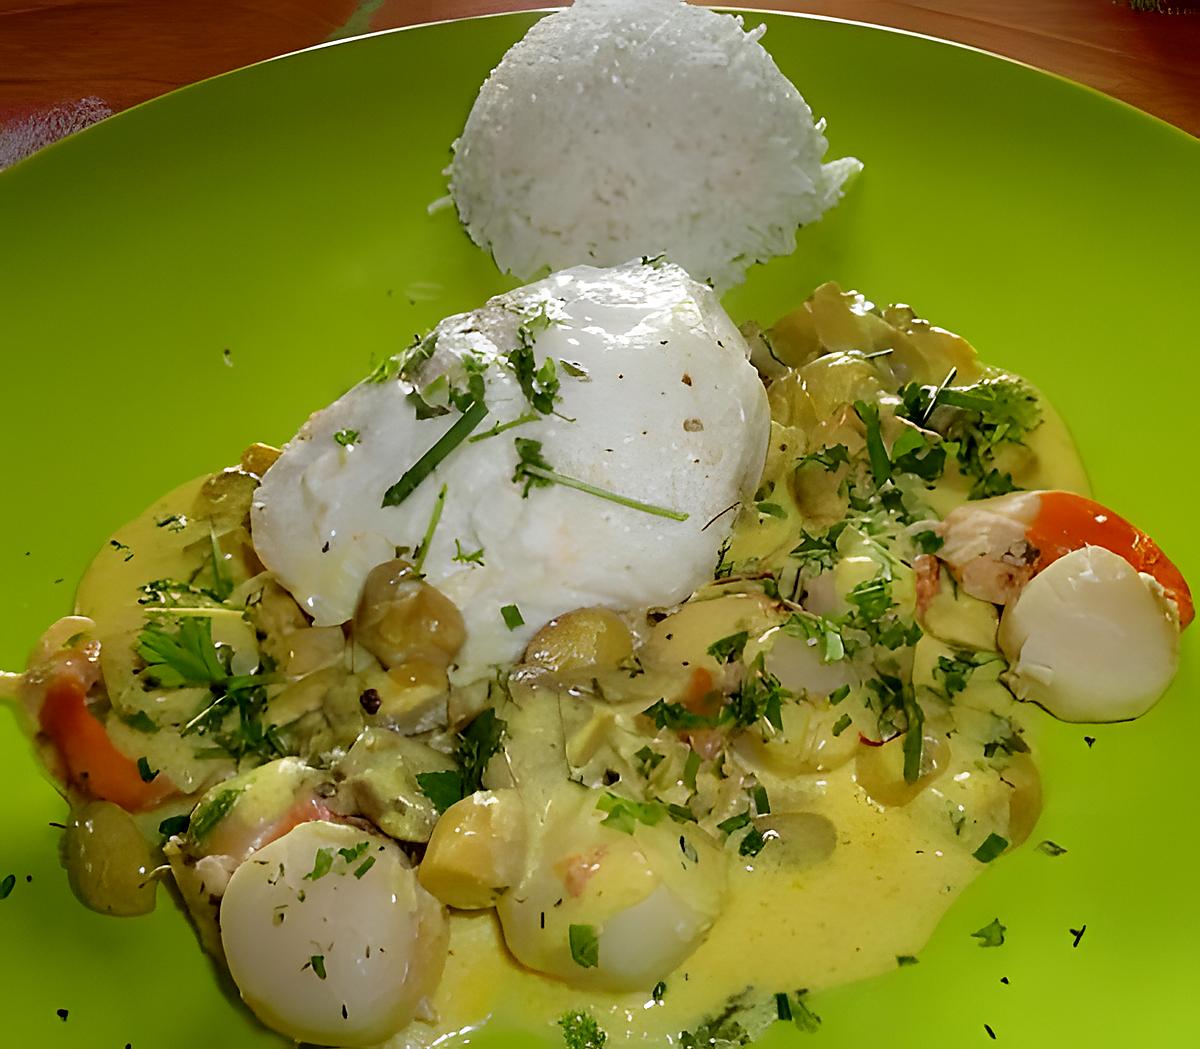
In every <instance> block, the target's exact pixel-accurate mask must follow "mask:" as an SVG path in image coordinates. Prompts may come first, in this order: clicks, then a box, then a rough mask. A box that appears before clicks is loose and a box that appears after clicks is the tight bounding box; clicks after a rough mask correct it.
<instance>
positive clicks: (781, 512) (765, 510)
mask: <svg viewBox="0 0 1200 1049" xmlns="http://www.w3.org/2000/svg"><path fill="white" fill-rule="evenodd" d="M754 508H755V509H756V510H757V511H758V512H759V513H760V514H762V515H763V516H764V517H777V518H779V519H780V520H787V511H786V510H785V509H784V508H783V507H782V506H780V505H779V504H778V503H770V502H761V503H755V504H754Z"/></svg>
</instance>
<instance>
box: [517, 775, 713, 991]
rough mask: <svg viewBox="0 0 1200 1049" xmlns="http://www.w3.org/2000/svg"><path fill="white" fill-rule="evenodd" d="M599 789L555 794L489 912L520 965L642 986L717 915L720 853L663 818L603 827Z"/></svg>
mask: <svg viewBox="0 0 1200 1049" xmlns="http://www.w3.org/2000/svg"><path fill="white" fill-rule="evenodd" d="M602 797H603V794H602V792H599V791H582V790H579V789H577V788H572V789H571V790H570V791H568V792H564V793H563V794H560V795H559V797H558V798H557V799H556V802H555V804H554V805H553V806H552V809H551V812H550V814H549V816H548V818H547V821H546V824H545V826H544V828H543V831H542V835H541V840H540V843H539V845H538V847H537V848H536V849H535V850H534V851H533V854H532V857H531V862H530V866H529V869H528V872H527V873H526V876H525V878H524V879H523V881H522V882H521V883H520V884H519V885H517V886H515V887H514V888H513V889H512V890H511V891H509V892H508V893H506V894H505V895H504V896H503V897H501V899H500V901H499V903H498V904H497V913H498V914H499V916H500V923H501V926H502V927H503V930H504V938H505V941H506V942H507V944H508V947H509V949H510V950H511V951H512V952H513V954H514V955H515V956H516V958H517V960H518V961H520V962H521V963H522V964H523V965H526V966H528V967H529V968H531V969H535V970H537V971H538V972H543V973H547V974H549V975H551V976H556V977H558V978H559V979H561V980H565V981H566V982H568V983H571V984H574V985H576V986H580V987H588V988H597V989H602V990H608V991H632V990H642V991H649V990H650V988H651V987H653V986H654V984H655V983H657V982H658V981H659V980H661V979H663V978H664V977H666V976H667V975H668V974H669V973H670V972H671V971H672V970H674V969H675V968H676V967H677V966H678V965H680V964H681V963H682V962H683V961H684V960H685V959H686V958H687V957H688V956H689V955H690V954H691V953H692V952H693V951H694V950H695V949H696V947H697V946H699V944H700V943H701V941H702V940H703V939H704V937H705V935H706V934H707V933H708V930H709V929H710V928H711V926H712V924H713V922H714V921H715V920H716V918H717V916H718V915H719V914H720V911H721V906H722V901H723V897H724V893H725V887H726V863H725V858H724V856H723V854H722V853H721V851H720V850H719V849H718V848H717V846H716V845H715V843H713V842H712V841H711V839H709V838H708V836H707V835H706V834H705V833H704V832H703V831H701V830H700V829H698V828H697V827H695V826H692V825H688V826H686V827H683V826H681V825H679V824H676V823H673V822H672V821H671V820H669V819H666V818H665V817H664V819H663V821H661V822H658V823H656V824H654V825H653V826H651V825H647V824H646V823H643V822H639V821H637V820H634V821H633V822H632V823H624V824H622V825H623V826H624V827H625V828H626V829H624V830H622V829H618V825H617V824H616V823H615V822H614V823H613V824H610V825H604V824H603V823H602V822H601V820H602V819H603V818H604V816H603V813H601V812H599V811H598V810H597V808H596V806H597V802H598V801H600V799H601V798H602Z"/></svg>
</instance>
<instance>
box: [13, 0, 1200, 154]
mask: <svg viewBox="0 0 1200 1049" xmlns="http://www.w3.org/2000/svg"><path fill="white" fill-rule="evenodd" d="M748 2H752V3H753V6H755V7H760V8H764V9H772V10H785V11H806V12H813V13H817V14H823V15H834V16H837V17H840V18H849V19H853V20H857V21H863V22H872V23H876V24H879V25H888V26H895V27H897V28H901V29H908V30H912V31H914V32H919V33H927V34H929V35H930V36H937V37H942V38H945V39H947V40H955V41H958V42H960V43H965V44H972V45H974V46H976V47H981V48H984V49H985V50H988V51H994V52H996V53H998V54H1002V55H1007V56H1008V57H1010V58H1016V59H1019V60H1020V61H1023V62H1028V63H1029V64H1030V65H1034V66H1038V67H1040V68H1042V69H1048V70H1051V71H1052V72H1055V73H1060V74H1062V75H1063V76H1066V77H1070V78H1071V79H1073V80H1077V81H1080V82H1082V83H1084V84H1088V85H1090V86H1092V87H1095V88H1097V89H1099V90H1100V91H1103V92H1105V93H1106V94H1109V95H1113V96H1115V97H1116V98H1120V99H1122V100H1124V101H1126V102H1128V103H1130V104H1132V105H1134V106H1137V107H1138V108H1139V109H1143V110H1145V111H1147V112H1149V113H1153V114H1155V115H1156V116H1159V117H1161V118H1162V119H1164V120H1167V121H1169V122H1171V123H1173V124H1175V125H1177V126H1178V127H1181V128H1183V129H1185V130H1186V131H1189V132H1191V133H1192V134H1195V135H1200V0H1008V2H1003V0H844V2H841V3H806V2H803V0H748ZM544 6H546V3H545V2H544V0H543V2H541V3H538V2H536V0H535V2H530V0H257V2H255V0H0V167H4V166H6V165H7V164H9V163H12V162H14V161H15V160H18V159H20V157H22V156H24V155H27V154H28V153H30V152H32V151H33V150H34V149H36V148H38V147H40V146H41V145H44V144H46V143H47V142H49V141H53V139H55V138H57V137H59V136H60V135H62V134H65V133H69V132H70V131H72V130H75V129H77V128H78V127H81V126H85V125H86V124H88V123H90V122H92V121H93V120H96V119H99V118H100V117H102V116H105V115H107V114H109V113H110V112H116V111H118V110H121V109H124V108H126V107H128V106H131V105H134V104H136V103H138V102H143V101H145V100H146V99H149V98H153V97H155V96H157V95H160V94H163V93H165V92H167V91H170V90H172V89H173V88H175V87H179V86H180V85H182V84H188V83H192V82H194V81H196V80H200V79H202V78H204V77H208V76H213V75H215V74H217V73H223V72H226V71H227V70H230V69H236V68H238V67H239V66H243V65H247V64H249V63H251V62H256V61H258V60H260V59H264V58H270V57H272V56H274V55H279V54H283V53H285V52H288V51H294V50H297V49H299V48H303V47H308V46H310V45H312V44H316V43H320V42H322V41H324V40H329V39H337V38H340V37H345V36H353V35H355V34H358V33H363V32H369V31H372V30H377V29H390V28H394V27H396V26H402V25H411V24H415V23H419V22H428V21H437V20H441V19H448V18H458V17H462V16H465V15H474V14H484V13H492V12H497V11H513V10H521V9H533V8H538V7H544Z"/></svg>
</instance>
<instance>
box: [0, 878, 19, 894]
mask: <svg viewBox="0 0 1200 1049" xmlns="http://www.w3.org/2000/svg"><path fill="white" fill-rule="evenodd" d="M16 884H17V876H16V875H15V874H6V875H5V876H4V880H3V881H0V900H7V899H8V897H9V896H10V895H11V894H12V891H13V888H14V887H15V886H16Z"/></svg>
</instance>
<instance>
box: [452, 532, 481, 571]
mask: <svg viewBox="0 0 1200 1049" xmlns="http://www.w3.org/2000/svg"><path fill="white" fill-rule="evenodd" d="M450 560H451V561H457V562H458V563H459V564H460V565H479V567H480V568H482V567H483V547H482V546H481V547H480V548H479V549H478V550H471V551H469V552H468V551H466V550H464V549H463V546H462V543H461V542H460V541H459V540H457V539H455V540H454V556H453V557H452V558H450Z"/></svg>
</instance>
